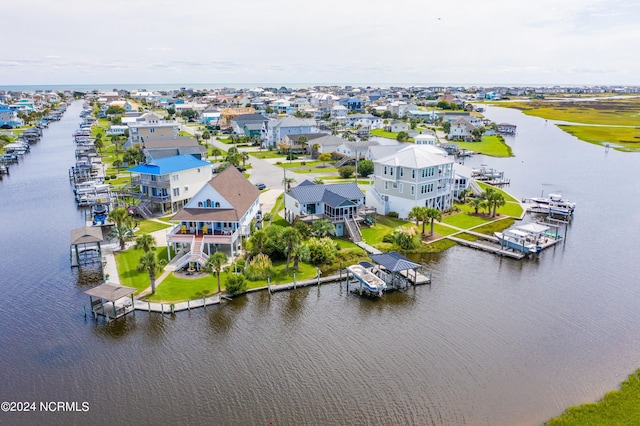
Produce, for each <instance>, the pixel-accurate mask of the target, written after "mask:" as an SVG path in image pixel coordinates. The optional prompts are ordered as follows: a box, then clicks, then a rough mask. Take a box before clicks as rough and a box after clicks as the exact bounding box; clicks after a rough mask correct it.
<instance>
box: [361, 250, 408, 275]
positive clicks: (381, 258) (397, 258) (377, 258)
mask: <svg viewBox="0 0 640 426" xmlns="http://www.w3.org/2000/svg"><path fill="white" fill-rule="evenodd" d="M369 257H370V258H371V260H373V261H374V262H375V263H377V264H378V265H382V266H384V267H385V268H386V269H387V270H389V271H391V272H400V271H406V270H408V269H418V268H419V267H420V264H418V263H415V262H412V261H410V260H409V259H407V258H406V257H404V256H403V255H401V254H400V253H398V252H397V251H390V252H388V253H380V254H371V255H369Z"/></svg>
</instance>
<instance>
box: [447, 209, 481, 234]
mask: <svg viewBox="0 0 640 426" xmlns="http://www.w3.org/2000/svg"><path fill="white" fill-rule="evenodd" d="M465 207H466V206H465ZM490 220H491V218H489V217H486V216H482V215H477V216H476V215H475V214H473V213H469V212H466V211H463V212H462V213H457V214H452V215H447V216H444V217H443V218H442V222H443V223H446V224H447V225H451V226H455V227H456V228H461V229H469V228H473V227H474V226H478V225H482V224H485V223H487V222H489V221H490Z"/></svg>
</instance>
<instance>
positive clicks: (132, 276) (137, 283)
mask: <svg viewBox="0 0 640 426" xmlns="http://www.w3.org/2000/svg"><path fill="white" fill-rule="evenodd" d="M156 252H157V256H158V258H159V259H166V258H167V248H166V247H158V248H157V249H156ZM143 254H144V252H143V251H142V250H136V249H133V248H131V249H129V250H126V251H122V252H115V253H114V255H115V259H116V267H117V268H118V275H119V277H120V284H122V285H123V286H127V287H133V288H136V289H138V291H137V292H136V294H137V293H140V291H142V290H144V289H145V288H147V287H149V286H150V285H151V282H150V281H149V274H148V273H147V272H140V271H138V270H137V266H138V262H139V260H140V257H141V256H142V255H143ZM157 276H160V273H158V275H157Z"/></svg>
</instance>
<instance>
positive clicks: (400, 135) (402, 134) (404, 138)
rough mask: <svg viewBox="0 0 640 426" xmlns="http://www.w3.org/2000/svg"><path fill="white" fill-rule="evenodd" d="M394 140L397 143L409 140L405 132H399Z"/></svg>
mask: <svg viewBox="0 0 640 426" xmlns="http://www.w3.org/2000/svg"><path fill="white" fill-rule="evenodd" d="M396 140H397V141H398V142H407V141H408V140H409V133H407V132H399V133H398V136H396Z"/></svg>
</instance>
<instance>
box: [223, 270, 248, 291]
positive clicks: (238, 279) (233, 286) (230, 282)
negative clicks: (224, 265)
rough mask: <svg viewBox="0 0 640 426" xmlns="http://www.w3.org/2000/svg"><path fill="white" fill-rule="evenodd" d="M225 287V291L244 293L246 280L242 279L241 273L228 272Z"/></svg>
mask: <svg viewBox="0 0 640 426" xmlns="http://www.w3.org/2000/svg"><path fill="white" fill-rule="evenodd" d="M225 288H226V289H227V293H229V294H230V295H232V296H235V295H237V294H241V293H244V292H245V291H246V290H247V282H246V281H245V280H244V276H242V275H239V274H230V275H229V276H228V277H227V282H226V283H225ZM218 291H220V290H218Z"/></svg>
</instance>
